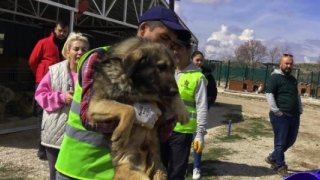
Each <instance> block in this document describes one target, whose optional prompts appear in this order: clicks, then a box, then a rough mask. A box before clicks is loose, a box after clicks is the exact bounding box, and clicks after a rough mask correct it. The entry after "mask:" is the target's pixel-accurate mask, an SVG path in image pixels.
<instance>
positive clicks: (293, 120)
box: [284, 115, 300, 151]
mask: <svg viewBox="0 0 320 180" xmlns="http://www.w3.org/2000/svg"><path fill="white" fill-rule="evenodd" d="M289 120H290V121H289V123H290V125H289V131H288V137H287V145H286V147H285V150H284V151H287V150H288V149H289V148H290V147H291V146H292V145H293V144H294V143H295V142H296V139H297V136H298V131H299V126H300V115H298V116H293V117H290V118H289Z"/></svg>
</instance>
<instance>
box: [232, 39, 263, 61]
mask: <svg viewBox="0 0 320 180" xmlns="http://www.w3.org/2000/svg"><path fill="white" fill-rule="evenodd" d="M266 55H267V48H266V47H265V46H264V45H263V44H262V43H261V41H258V40H249V41H247V42H245V43H243V44H242V45H240V46H239V47H238V48H237V49H236V50H235V56H236V59H237V60H238V61H239V62H241V64H250V65H251V66H255V65H256V63H258V62H261V61H262V60H263V58H264V57H266Z"/></svg>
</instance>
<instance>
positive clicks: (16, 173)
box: [0, 91, 320, 180]
mask: <svg viewBox="0 0 320 180" xmlns="http://www.w3.org/2000/svg"><path fill="white" fill-rule="evenodd" d="M248 96H249V97H248ZM248 96H246V95H243V94H242V95H241V96H239V94H232V93H225V92H221V91H220V93H219V94H218V99H217V102H218V104H220V105H217V106H216V107H215V106H214V107H213V108H211V109H210V117H211V120H210V124H209V128H210V129H209V136H206V137H207V138H208V137H210V136H211V137H214V134H215V130H217V129H219V128H225V126H222V125H221V121H222V120H224V117H225V115H226V114H230V113H234V112H241V113H242V114H246V115H250V116H251V115H252V116H259V117H265V118H266V119H267V112H268V106H267V104H266V101H265V100H264V96H263V95H252V94H251V95H248ZM311 102H312V103H311ZM303 103H304V104H306V105H304V114H303V115H302V116H301V126H300V131H299V136H298V140H297V142H296V144H295V145H294V147H293V148H292V149H290V150H289V151H288V152H287V153H286V158H287V163H288V164H289V169H290V171H291V173H294V172H299V171H306V170H312V169H316V168H320V156H319V152H320V151H319V149H320V146H319V143H320V142H319V139H320V134H319V133H318V132H319V127H320V121H319V117H320V111H319V101H318V100H311V99H309V98H304V99H303ZM3 127H5V125H4V123H1V122H0V129H2V128H3ZM38 137H39V135H38V133H37V131H36V130H35V129H33V130H28V131H23V132H19V133H11V134H6V135H0V179H34V180H42V179H48V178H49V171H48V162H47V161H41V160H39V159H38V158H37V156H36V152H37V143H38ZM223 146H224V147H225V148H229V149H231V150H235V151H237V152H238V153H236V154H232V155H230V156H229V157H228V158H227V159H225V160H221V161H219V162H214V163H213V166H214V169H215V172H214V174H212V176H211V175H209V176H207V177H206V178H205V179H230V180H231V179H243V180H247V179H266V180H267V179H281V178H279V176H276V175H274V173H273V172H272V171H271V170H270V169H269V166H268V164H266V163H265V162H264V160H263V159H264V157H265V156H266V155H267V154H268V153H269V151H270V150H271V149H272V138H262V139H259V140H248V141H244V142H243V141H241V143H240V142H239V143H232V144H230V143H226V144H223Z"/></svg>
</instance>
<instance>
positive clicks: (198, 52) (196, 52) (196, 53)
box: [191, 51, 204, 59]
mask: <svg viewBox="0 0 320 180" xmlns="http://www.w3.org/2000/svg"><path fill="white" fill-rule="evenodd" d="M196 55H201V56H202V57H203V58H204V56H203V53H202V52H201V51H194V52H193V53H192V55H191V59H193V58H194V57H195V56H196Z"/></svg>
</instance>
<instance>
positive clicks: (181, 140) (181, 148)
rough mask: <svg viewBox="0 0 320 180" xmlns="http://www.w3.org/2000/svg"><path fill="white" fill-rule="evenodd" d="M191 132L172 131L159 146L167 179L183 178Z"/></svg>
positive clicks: (178, 179)
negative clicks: (166, 139)
mask: <svg viewBox="0 0 320 180" xmlns="http://www.w3.org/2000/svg"><path fill="white" fill-rule="evenodd" d="M192 136H193V134H185V133H177V132H173V133H172V135H171V136H170V137H169V139H168V141H167V142H164V143H162V144H161V146H160V152H161V159H162V162H163V164H164V166H165V167H166V168H167V172H168V179H170V180H184V179H185V175H186V171H187V167H188V158H189V155H190V148H191V143H192Z"/></svg>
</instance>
